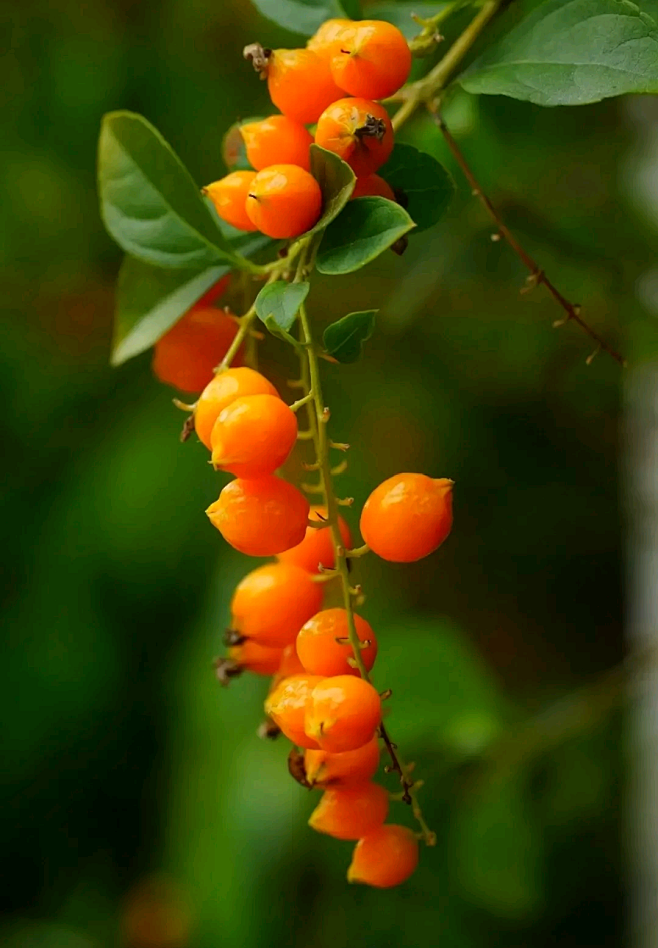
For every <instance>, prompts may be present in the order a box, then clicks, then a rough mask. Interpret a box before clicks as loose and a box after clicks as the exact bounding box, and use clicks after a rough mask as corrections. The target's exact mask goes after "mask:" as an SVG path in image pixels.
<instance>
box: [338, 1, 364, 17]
mask: <svg viewBox="0 0 658 948" xmlns="http://www.w3.org/2000/svg"><path fill="white" fill-rule="evenodd" d="M340 5H341V7H342V8H343V11H344V13H345V16H347V17H348V18H349V19H350V20H360V19H361V16H362V13H361V0H340Z"/></svg>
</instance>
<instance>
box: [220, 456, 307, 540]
mask: <svg viewBox="0 0 658 948" xmlns="http://www.w3.org/2000/svg"><path fill="white" fill-rule="evenodd" d="M308 511H309V503H308V501H307V500H306V498H305V497H304V495H303V494H302V493H301V492H300V491H299V490H297V488H296V487H293V485H292V484H289V483H288V482H287V481H283V480H281V478H279V477H274V476H273V475H271V474H269V475H267V476H265V477H259V478H256V479H254V480H242V479H241V478H237V479H236V480H234V481H231V483H230V484H227V485H226V487H225V488H224V489H223V491H222V492H221V494H220V495H219V498H218V499H217V500H216V501H215V502H214V504H211V505H210V507H208V509H207V510H206V514H207V515H208V518H209V520H210V522H211V523H212V525H213V526H214V527H217V529H218V530H219V532H220V533H221V534H222V536H223V537H224V539H225V540H226V541H227V543H230V544H231V546H232V547H234V548H235V549H236V550H239V551H240V552H241V553H246V554H247V555H248V556H274V555H275V554H277V553H282V552H283V551H284V550H289V549H290V547H291V546H295V544H297V543H299V542H300V539H301V537H302V536H303V535H304V531H305V530H306V522H307V519H308Z"/></svg>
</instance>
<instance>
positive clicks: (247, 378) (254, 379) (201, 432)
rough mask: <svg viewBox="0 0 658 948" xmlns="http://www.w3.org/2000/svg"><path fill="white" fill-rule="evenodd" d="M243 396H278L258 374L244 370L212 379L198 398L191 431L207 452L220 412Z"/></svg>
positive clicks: (220, 373) (236, 370)
mask: <svg viewBox="0 0 658 948" xmlns="http://www.w3.org/2000/svg"><path fill="white" fill-rule="evenodd" d="M243 395H275V396H276V397H277V398H278V397H279V393H278V392H277V390H276V389H275V388H274V386H273V385H272V383H271V382H269V381H268V380H267V379H266V378H265V376H264V375H261V374H260V372H255V371H254V370H253V369H247V368H232V369H226V371H225V372H219V373H218V374H217V375H216V376H215V377H214V379H212V380H211V381H210V382H208V384H207V385H206V387H205V388H204V390H203V391H202V392H201V395H200V396H199V400H198V402H197V403H196V408H195V409H194V429H195V431H196V433H197V435H198V437H199V440H200V441H202V442H203V443H204V444H205V446H206V447H207V448H208V450H211V442H210V436H211V434H212V429H213V425H214V424H215V422H216V421H217V418H218V417H219V415H220V414H221V412H222V411H223V410H224V409H225V408H226V406H227V405H230V404H231V402H234V401H235V399H236V398H240V397H241V396H243Z"/></svg>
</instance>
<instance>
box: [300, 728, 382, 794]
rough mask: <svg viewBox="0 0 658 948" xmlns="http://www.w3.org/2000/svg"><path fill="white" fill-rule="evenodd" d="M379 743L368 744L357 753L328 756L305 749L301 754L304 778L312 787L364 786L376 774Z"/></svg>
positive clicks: (357, 750)
mask: <svg viewBox="0 0 658 948" xmlns="http://www.w3.org/2000/svg"><path fill="white" fill-rule="evenodd" d="M378 767H379V741H378V740H377V738H376V737H373V739H372V740H371V741H368V743H367V744H364V745H363V747H357V749H356V750H352V751H345V752H344V753H342V754H328V753H327V752H326V751H323V750H307V751H306V753H305V754H304V769H305V771H306V779H307V780H308V782H309V783H310V784H311V786H313V787H322V788H325V787H350V786H353V785H354V784H359V783H364V782H365V781H367V780H370V779H371V778H372V777H374V776H375V774H376V773H377V768H378Z"/></svg>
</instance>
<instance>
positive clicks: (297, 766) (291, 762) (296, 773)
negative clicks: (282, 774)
mask: <svg viewBox="0 0 658 948" xmlns="http://www.w3.org/2000/svg"><path fill="white" fill-rule="evenodd" d="M288 770H289V772H290V776H291V777H292V778H293V780H296V781H297V783H299V784H301V786H302V787H306V789H307V790H310V789H311V784H310V783H309V782H308V778H307V776H306V767H305V766H304V755H303V754H302V753H301V751H298V750H297V748H296V747H293V748H292V750H291V751H290V753H289V754H288Z"/></svg>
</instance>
